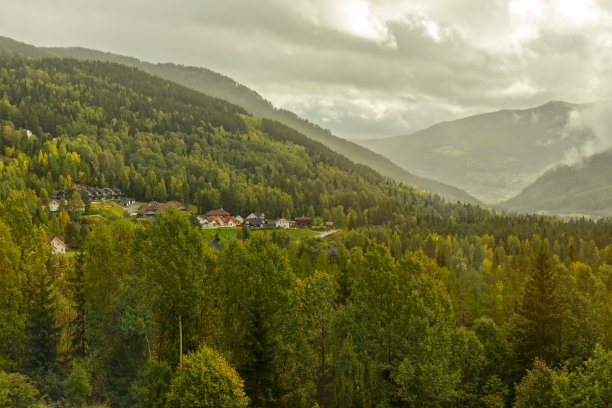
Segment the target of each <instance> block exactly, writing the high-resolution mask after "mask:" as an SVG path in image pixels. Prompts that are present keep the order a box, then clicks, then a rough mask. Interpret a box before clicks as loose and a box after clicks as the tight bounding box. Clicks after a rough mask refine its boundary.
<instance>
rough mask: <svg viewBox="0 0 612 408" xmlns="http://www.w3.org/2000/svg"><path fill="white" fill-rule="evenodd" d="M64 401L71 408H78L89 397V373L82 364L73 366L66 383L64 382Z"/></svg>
mask: <svg viewBox="0 0 612 408" xmlns="http://www.w3.org/2000/svg"><path fill="white" fill-rule="evenodd" d="M64 387H65V393H66V399H67V400H68V402H69V403H70V405H71V406H73V407H80V406H83V405H84V404H85V401H87V398H88V397H89V396H90V395H91V385H90V384H89V373H87V370H86V369H85V367H84V366H83V364H75V365H74V367H72V371H71V372H70V375H69V376H68V378H66V381H65V382H64Z"/></svg>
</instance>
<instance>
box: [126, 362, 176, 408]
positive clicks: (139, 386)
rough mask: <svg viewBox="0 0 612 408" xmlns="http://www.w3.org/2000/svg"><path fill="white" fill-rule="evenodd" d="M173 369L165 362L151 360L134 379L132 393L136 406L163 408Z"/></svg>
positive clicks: (139, 407) (138, 407)
mask: <svg viewBox="0 0 612 408" xmlns="http://www.w3.org/2000/svg"><path fill="white" fill-rule="evenodd" d="M171 378H172V369H171V368H170V366H169V365H168V364H166V363H164V362H162V363H157V362H155V361H152V360H149V361H148V362H147V363H146V364H145V367H144V368H143V369H142V370H141V371H139V373H138V376H137V377H136V379H135V380H134V382H133V384H132V387H131V393H132V399H133V400H134V402H135V404H134V406H135V407H136V408H162V407H165V406H166V394H167V393H168V392H169V391H170V380H171Z"/></svg>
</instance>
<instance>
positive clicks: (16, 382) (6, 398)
mask: <svg viewBox="0 0 612 408" xmlns="http://www.w3.org/2000/svg"><path fill="white" fill-rule="evenodd" d="M37 397H38V390H37V389H36V387H35V386H34V384H32V382H31V380H30V377H28V376H26V375H23V374H18V373H5V372H4V371H0V408H15V407H17V408H21V407H27V406H30V405H32V404H33V403H34V402H35V401H36V399H37Z"/></svg>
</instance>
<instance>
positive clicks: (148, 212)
mask: <svg viewBox="0 0 612 408" xmlns="http://www.w3.org/2000/svg"><path fill="white" fill-rule="evenodd" d="M165 208H166V204H163V203H158V202H157V201H151V202H150V203H147V204H144V205H142V206H140V208H139V209H138V218H153V217H155V215H156V214H157V213H158V212H160V211H161V210H163V209H165Z"/></svg>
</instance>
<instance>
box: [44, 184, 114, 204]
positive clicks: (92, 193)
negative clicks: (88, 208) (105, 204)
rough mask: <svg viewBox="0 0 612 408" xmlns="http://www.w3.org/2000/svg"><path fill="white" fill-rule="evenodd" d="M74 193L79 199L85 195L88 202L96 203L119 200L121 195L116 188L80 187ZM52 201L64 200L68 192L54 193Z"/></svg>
mask: <svg viewBox="0 0 612 408" xmlns="http://www.w3.org/2000/svg"><path fill="white" fill-rule="evenodd" d="M75 191H76V192H77V193H79V195H80V196H81V197H83V195H86V196H87V197H88V198H89V200H90V201H98V200H114V199H118V198H121V197H122V196H123V193H122V192H121V189H118V188H117V187H107V188H89V187H81V188H76V189H75ZM52 198H54V199H59V200H61V199H66V198H70V197H68V192H67V191H66V190H59V191H58V192H57V193H55V196H53V197H52Z"/></svg>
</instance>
